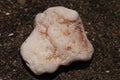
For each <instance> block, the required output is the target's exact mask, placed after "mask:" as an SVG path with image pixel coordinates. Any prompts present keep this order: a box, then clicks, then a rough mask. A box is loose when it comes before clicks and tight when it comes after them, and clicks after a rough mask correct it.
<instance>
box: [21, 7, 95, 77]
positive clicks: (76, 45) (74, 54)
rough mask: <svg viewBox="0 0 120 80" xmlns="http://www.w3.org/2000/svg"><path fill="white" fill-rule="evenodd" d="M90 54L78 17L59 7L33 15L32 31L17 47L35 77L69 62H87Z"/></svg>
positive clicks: (90, 47)
mask: <svg viewBox="0 0 120 80" xmlns="http://www.w3.org/2000/svg"><path fill="white" fill-rule="evenodd" d="M92 54H93V47H92V45H91V43H90V41H89V40H88V39H87V37H86V34H85V31H84V28H83V23H82V21H81V18H80V17H79V14H78V13H77V12H76V11H74V10H71V9H68V8H64V7H60V6H58V7H51V8H48V9H47V10H46V11H44V12H43V13H39V14H37V16H36V18H35V28H34V30H33V31H32V33H31V34H30V36H29V37H28V38H27V39H26V41H25V42H24V43H23V44H22V46H21V55H22V57H23V59H24V60H25V62H26V64H27V66H28V67H29V68H30V69H31V70H32V71H33V72H34V73H35V74H37V75H40V74H43V73H52V72H54V71H56V70H57V68H58V67H59V66H60V65H68V64H70V63H71V62H73V61H77V60H89V59H91V57H92Z"/></svg>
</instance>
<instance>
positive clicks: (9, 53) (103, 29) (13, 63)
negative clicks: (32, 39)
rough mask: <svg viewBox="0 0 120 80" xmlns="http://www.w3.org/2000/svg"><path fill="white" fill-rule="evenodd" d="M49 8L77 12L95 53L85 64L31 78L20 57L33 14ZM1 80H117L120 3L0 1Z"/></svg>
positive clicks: (118, 0) (119, 71)
mask: <svg viewBox="0 0 120 80" xmlns="http://www.w3.org/2000/svg"><path fill="white" fill-rule="evenodd" d="M51 6H65V7H68V8H71V9H74V10H76V11H78V12H79V14H80V16H81V18H82V20H83V23H84V28H85V30H86V31H87V32H88V34H87V36H88V38H89V40H90V41H91V42H92V44H93V46H94V49H95V52H94V55H93V59H92V60H91V61H88V62H75V63H73V64H71V65H69V66H61V67H60V68H59V69H58V70H57V71H56V72H55V73H53V74H43V75H41V76H36V75H34V74H33V73H32V72H31V71H30V70H29V68H28V67H26V65H25V64H24V62H23V61H22V59H21V56H20V46H21V44H22V43H23V41H24V40H25V39H26V38H27V36H28V35H29V34H30V33H31V31H32V30H33V28H34V27H33V24H34V18H35V15H36V14H37V13H39V12H43V11H44V10H46V9H47V8H48V7H51ZM0 80H120V0H26V3H25V4H23V5H22V4H19V3H18V2H17V1H16V0H0Z"/></svg>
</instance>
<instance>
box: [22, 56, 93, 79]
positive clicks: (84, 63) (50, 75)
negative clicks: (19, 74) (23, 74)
mask: <svg viewBox="0 0 120 80" xmlns="http://www.w3.org/2000/svg"><path fill="white" fill-rule="evenodd" d="M21 59H22V58H21ZM91 61H92V59H91V60H89V61H76V62H72V63H71V64H70V65H67V66H60V67H59V68H58V69H57V71H55V72H54V73H44V74H42V75H35V74H34V73H33V72H32V71H31V70H30V69H29V67H28V66H27V65H26V64H25V62H24V61H23V59H22V62H23V65H24V67H25V69H26V70H27V71H28V72H29V73H30V75H32V76H33V77H35V78H36V79H40V80H41V79H42V80H51V79H54V78H55V77H56V76H57V75H58V74H60V73H62V72H68V71H70V70H71V71H72V70H80V69H85V68H87V67H89V66H90V64H91Z"/></svg>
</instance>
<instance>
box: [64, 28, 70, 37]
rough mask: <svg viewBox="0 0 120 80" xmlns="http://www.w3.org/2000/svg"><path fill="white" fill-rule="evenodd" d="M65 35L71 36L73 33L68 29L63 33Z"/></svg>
mask: <svg viewBox="0 0 120 80" xmlns="http://www.w3.org/2000/svg"><path fill="white" fill-rule="evenodd" d="M62 33H63V35H65V36H69V35H70V34H71V33H70V31H69V29H66V30H65V31H62Z"/></svg>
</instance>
